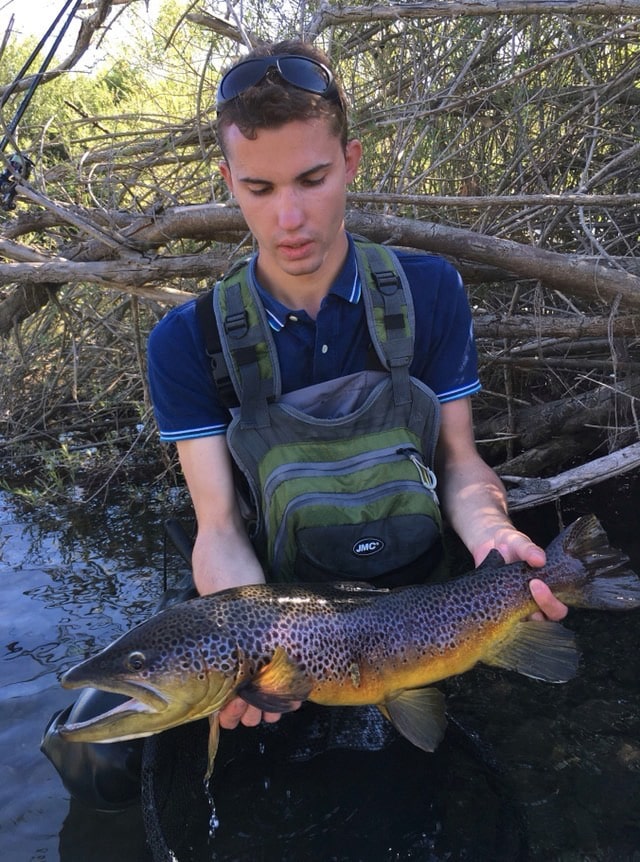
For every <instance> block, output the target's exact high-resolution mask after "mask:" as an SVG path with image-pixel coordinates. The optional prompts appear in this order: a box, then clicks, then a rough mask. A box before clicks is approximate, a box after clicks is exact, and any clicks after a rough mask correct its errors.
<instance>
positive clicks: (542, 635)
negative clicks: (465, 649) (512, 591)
mask: <svg viewBox="0 0 640 862" xmlns="http://www.w3.org/2000/svg"><path fill="white" fill-rule="evenodd" d="M483 661H484V662H485V664H490V665H493V666H495V667H502V668H507V669H508V670H515V671H517V672H518V673H521V674H523V675H524V676H530V677H532V678H533V679H540V680H544V681H545V682H567V680H570V679H572V678H573V677H574V676H575V675H576V673H577V670H578V663H579V661H580V653H579V651H578V648H577V647H576V643H575V639H574V636H573V632H572V631H569V629H566V628H565V627H564V626H561V625H560V624H559V623H555V622H551V621H549V620H544V621H543V620H525V621H523V622H519V623H517V624H516V625H515V627H514V628H513V629H512V632H511V636H510V637H509V638H508V639H506V640H504V641H501V642H500V643H498V644H497V645H496V646H495V648H494V651H493V652H492V653H491V654H490V655H488V656H485V657H484V659H483Z"/></svg>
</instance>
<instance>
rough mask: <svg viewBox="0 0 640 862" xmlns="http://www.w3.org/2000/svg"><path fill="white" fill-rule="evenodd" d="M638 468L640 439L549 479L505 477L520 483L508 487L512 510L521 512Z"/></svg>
mask: <svg viewBox="0 0 640 862" xmlns="http://www.w3.org/2000/svg"><path fill="white" fill-rule="evenodd" d="M638 468H640V443H632V444H631V445H630V446H626V447H625V448H624V449H619V450H618V451H617V452H612V453H611V454H610V455H605V456H603V457H602V458H596V459H595V460H594V461H590V462H588V463H587V464H581V465H580V466H579V467H575V468H573V469H571V470H566V471H564V472H563V473H559V474H558V475H557V476H552V477H551V478H549V479H536V478H526V477H521V476H508V475H503V476H502V480H503V481H504V482H506V483H508V484H515V485H516V487H515V488H510V489H508V491H507V499H508V503H509V510H510V511H511V512H517V511H519V510H522V509H529V508H532V507H533V506H540V505H542V504H543V503H551V502H553V501H555V500H557V499H558V498H559V497H562V496H564V495H566V494H572V493H574V492H575V491H579V490H581V489H582V488H587V487H590V486H591V485H596V484H597V483H599V482H604V481H605V480H606V479H611V478H613V477H614V476H620V475H622V474H623V473H628V472H630V471H631V470H637V469H638Z"/></svg>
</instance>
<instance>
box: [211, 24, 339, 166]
mask: <svg viewBox="0 0 640 862" xmlns="http://www.w3.org/2000/svg"><path fill="white" fill-rule="evenodd" d="M277 54H299V55H301V56H303V57H310V58H311V59H313V60H316V61H317V62H319V63H322V64H324V65H325V66H327V67H328V68H331V66H330V63H329V60H328V58H327V57H326V56H325V54H324V53H323V52H322V51H320V50H318V49H317V48H315V47H314V46H313V45H310V44H308V43H307V42H301V41H296V40H287V41H284V42H278V43H276V44H270V45H261V46H259V47H257V48H254V49H253V50H252V51H251V52H250V53H249V54H247V55H246V56H244V57H242V59H241V60H239V61H238V62H244V61H245V60H252V59H254V58H256V57H273V56H275V55H277ZM231 68H233V67H231ZM332 72H333V70H332ZM336 86H337V88H338V94H339V100H337V101H335V100H331V99H325V98H323V97H322V96H319V95H317V94H315V93H309V92H307V91H306V90H301V89H299V88H298V87H295V86H294V85H293V84H289V83H288V82H287V81H285V80H284V79H283V78H281V77H280V75H279V74H278V73H277V71H275V70H274V71H272V72H270V73H268V74H267V75H266V76H265V77H264V78H263V79H262V80H261V81H258V83H257V84H256V85H255V86H253V87H249V88H248V89H247V90H245V91H244V92H243V93H241V94H240V95H239V96H237V97H236V98H235V99H230V100H229V101H228V102H225V103H224V104H223V105H222V106H221V107H220V109H219V110H218V119H217V122H216V132H217V136H218V143H219V144H220V148H221V150H222V152H223V154H224V152H225V147H224V137H225V131H226V130H227V129H228V128H229V126H232V125H235V126H237V127H238V129H240V131H241V132H242V134H243V135H244V136H245V138H248V139H249V140H254V139H255V138H256V137H257V134H258V132H259V131H260V129H278V128H280V127H281V126H284V125H285V124H286V123H290V122H293V121H294V120H303V121H304V120H311V119H316V118H317V117H326V118H327V119H328V120H329V122H330V126H331V130H332V132H333V133H334V134H335V136H336V137H337V138H340V141H341V143H342V146H343V147H346V145H347V140H348V121H347V113H346V111H347V101H346V96H345V94H344V91H343V89H342V87H341V86H340V84H339V82H338V81H336Z"/></svg>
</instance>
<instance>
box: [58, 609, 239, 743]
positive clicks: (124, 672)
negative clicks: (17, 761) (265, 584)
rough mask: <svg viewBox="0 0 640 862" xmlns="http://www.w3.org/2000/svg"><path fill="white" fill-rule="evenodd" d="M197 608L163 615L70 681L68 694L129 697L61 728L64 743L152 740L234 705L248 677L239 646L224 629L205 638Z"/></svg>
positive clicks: (211, 628)
mask: <svg viewBox="0 0 640 862" xmlns="http://www.w3.org/2000/svg"><path fill="white" fill-rule="evenodd" d="M197 601H198V600H197V599H196V600H194V602H197ZM191 604H192V603H191V602H185V603H184V604H182V605H179V606H176V607H172V608H169V609H167V610H166V611H162V612H161V613H159V614H158V615H157V616H155V617H152V618H151V619H150V620H148V621H147V622H144V623H142V624H141V625H139V626H136V627H135V628H134V629H132V630H131V631H129V632H126V633H125V634H124V635H122V636H121V637H120V638H118V639H117V640H115V641H114V642H113V643H112V644H110V645H109V646H108V647H106V648H105V649H103V650H102V652H100V653H98V654H97V655H95V656H92V657H91V658H88V659H86V660H85V661H83V662H81V663H80V664H78V665H75V666H74V667H72V668H71V669H70V670H68V671H67V672H66V673H65V674H64V675H63V676H62V679H61V684H62V685H63V687H64V688H72V689H74V688H83V687H87V686H89V687H93V688H97V689H100V690H102V691H108V692H113V693H115V694H119V695H122V696H123V700H122V702H121V703H119V704H118V705H116V706H115V707H114V708H113V709H110V710H108V711H107V712H104V713H102V714H100V715H97V716H95V717H94V718H89V719H88V720H86V721H82V722H78V723H72V724H67V725H64V726H63V727H61V728H60V730H59V732H60V734H61V736H62V737H63V738H65V739H69V740H73V741H78V742H116V741H122V740H127V739H135V738H137V737H143V736H150V735H151V734H154V733H159V732H160V731H163V730H168V729H169V728H172V727H176V726H177V725H179V724H184V723H186V722H189V721H195V720H196V719H199V718H203V717H205V716H207V715H210V714H212V713H215V712H217V711H218V710H220V709H221V708H222V707H223V706H224V705H225V704H226V703H227V702H228V701H229V700H230V699H231V698H232V696H233V693H234V691H235V688H236V687H237V683H238V675H239V673H240V672H241V669H242V658H241V655H240V652H239V650H238V648H237V645H236V643H235V641H234V640H233V638H232V636H231V634H230V632H229V631H228V630H227V629H226V627H224V626H223V625H216V624H215V623H214V624H211V622H209V624H208V626H207V629H206V634H205V633H203V632H201V631H199V629H200V626H199V625H198V619H197V613H194V612H192V608H190V607H188V606H189V605H191Z"/></svg>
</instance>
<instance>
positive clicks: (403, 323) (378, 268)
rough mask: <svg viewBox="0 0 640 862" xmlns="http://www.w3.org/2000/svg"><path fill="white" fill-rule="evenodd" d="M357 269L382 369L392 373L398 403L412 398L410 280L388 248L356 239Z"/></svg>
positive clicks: (412, 311)
mask: <svg viewBox="0 0 640 862" xmlns="http://www.w3.org/2000/svg"><path fill="white" fill-rule="evenodd" d="M356 255H357V258H358V268H359V270H360V274H361V276H362V288H363V290H362V295H363V301H364V306H365V311H366V315H367V324H368V326H369V334H370V336H371V340H372V342H373V346H374V348H375V351H376V353H377V354H378V357H379V359H380V361H381V362H382V364H383V366H384V367H385V368H387V369H388V370H389V372H390V373H391V380H392V385H393V391H394V401H395V403H396V404H406V403H407V402H408V401H409V400H410V399H411V394H410V378H409V366H410V364H411V360H412V359H413V346H414V333H415V314H414V309H413V300H412V296H411V290H410V288H409V283H408V281H407V277H406V275H405V273H404V270H403V269H402V266H401V264H400V261H399V260H398V258H397V257H396V255H395V253H394V252H393V251H392V249H390V248H389V247H388V246H383V245H377V244H376V243H371V242H367V241H362V240H359V239H358V240H356Z"/></svg>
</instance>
